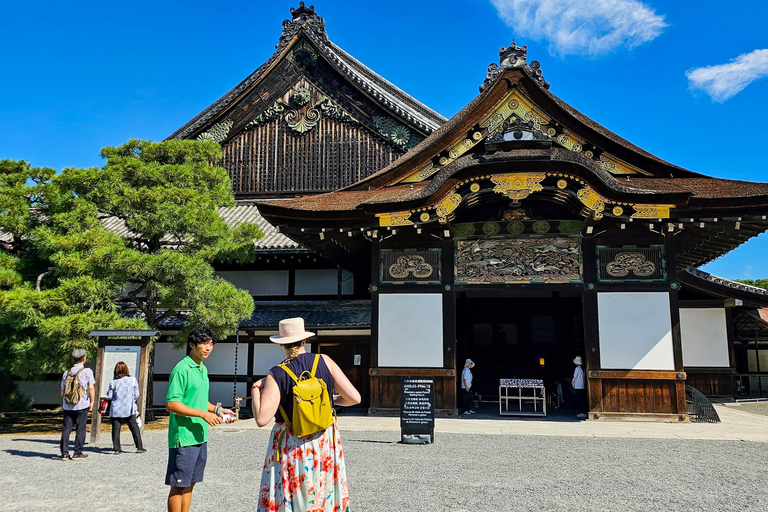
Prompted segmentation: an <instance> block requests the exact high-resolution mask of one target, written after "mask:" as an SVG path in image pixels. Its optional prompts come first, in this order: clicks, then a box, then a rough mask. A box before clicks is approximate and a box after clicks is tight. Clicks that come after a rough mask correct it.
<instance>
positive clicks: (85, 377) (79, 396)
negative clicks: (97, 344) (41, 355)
mask: <svg viewBox="0 0 768 512" xmlns="http://www.w3.org/2000/svg"><path fill="white" fill-rule="evenodd" d="M87 358H88V353H87V352H86V351H85V349H82V348H78V349H76V350H75V351H74V352H72V359H73V360H74V363H75V364H74V366H72V368H70V369H69V370H67V371H66V372H64V375H63V376H62V378H61V398H62V408H63V409H64V424H63V426H62V428H61V460H69V459H70V456H69V434H70V433H71V432H72V427H73V426H74V427H75V452H74V453H73V454H72V457H71V460H83V459H85V458H86V457H88V455H86V454H85V453H83V446H84V445H85V424H86V423H87V422H88V413H89V412H90V411H92V410H93V401H94V395H95V393H96V379H95V378H94V376H93V370H91V369H90V368H86V367H85V362H86V359H87Z"/></svg>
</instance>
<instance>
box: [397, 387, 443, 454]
mask: <svg viewBox="0 0 768 512" xmlns="http://www.w3.org/2000/svg"><path fill="white" fill-rule="evenodd" d="M418 435H428V436H430V442H432V443H434V442H435V379H434V378H432V377H403V378H402V380H401V381H400V438H401V440H402V441H403V442H407V441H406V440H405V436H418Z"/></svg>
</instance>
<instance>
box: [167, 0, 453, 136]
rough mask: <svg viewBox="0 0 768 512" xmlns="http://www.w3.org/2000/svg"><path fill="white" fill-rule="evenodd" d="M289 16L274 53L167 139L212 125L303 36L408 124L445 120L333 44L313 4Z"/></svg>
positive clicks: (421, 126)
mask: <svg viewBox="0 0 768 512" xmlns="http://www.w3.org/2000/svg"><path fill="white" fill-rule="evenodd" d="M291 15H292V19H290V20H285V21H283V31H282V34H281V36H280V40H279V42H278V44H277V46H276V47H275V53H274V54H272V56H271V57H270V58H269V59H268V60H267V61H266V62H265V63H264V64H262V65H261V66H259V68H258V69H256V71H254V72H253V73H251V75H249V76H248V77H247V78H246V79H245V80H243V81H242V82H240V83H239V84H237V85H236V86H235V87H234V88H232V89H231V90H230V91H229V92H227V93H226V94H224V96H222V97H221V98H219V99H218V100H217V101H216V102H214V103H213V104H212V105H211V106H209V107H208V108H206V109H205V110H203V111H202V112H201V113H200V114H198V115H197V116H195V117H194V118H193V119H192V120H191V121H189V122H188V123H186V124H185V125H184V126H182V127H181V128H179V129H178V130H176V131H175V132H174V133H173V134H171V135H170V136H169V137H168V138H169V139H183V138H190V137H194V136H196V135H197V134H199V133H201V132H203V131H205V129H207V128H209V127H211V126H212V125H213V124H214V123H216V122H217V120H218V119H220V118H222V116H223V115H224V114H225V113H226V112H227V110H228V109H229V108H230V107H233V106H234V105H235V104H236V103H237V102H238V100H239V99H241V98H243V97H244V96H245V95H246V94H247V93H248V92H249V91H250V90H251V89H253V88H254V87H255V86H256V85H257V84H258V83H259V81H260V80H262V79H263V78H264V77H266V76H267V75H268V74H269V71H270V70H271V69H272V68H274V66H275V65H276V63H277V62H278V61H280V60H282V59H284V58H286V56H287V55H288V53H289V51H290V50H291V49H292V48H294V46H296V45H297V44H298V43H299V41H300V40H301V38H302V37H303V38H306V39H307V40H308V41H310V42H311V43H312V45H313V47H314V48H315V49H316V50H317V51H318V52H319V53H320V54H321V55H322V56H323V57H324V58H325V60H326V61H328V62H329V63H330V64H331V65H332V66H334V67H335V68H336V69H337V70H338V72H339V73H341V74H342V75H343V76H346V77H347V78H348V80H349V82H350V83H351V84H353V85H354V86H355V87H357V88H359V89H360V90H361V91H363V92H364V93H365V94H367V95H368V96H370V97H372V98H374V99H375V100H376V101H377V102H379V103H380V104H381V105H382V106H383V107H384V108H386V109H387V110H389V111H391V112H392V113H394V114H395V115H397V116H399V117H400V118H401V119H402V120H404V121H406V122H407V123H408V124H409V125H410V126H411V127H414V128H417V129H418V130H419V131H420V132H422V133H424V134H428V133H431V132H432V131H434V130H435V129H437V128H438V127H439V126H440V125H441V124H443V123H444V122H445V121H446V118H444V117H443V116H441V115H440V114H438V113H437V112H435V111H434V110H432V109H430V108H429V107H427V106H426V105H424V104H423V103H421V102H419V101H418V100H416V99H414V98H413V97H412V96H410V95H408V94H406V93H405V92H403V91H402V90H401V89H399V88H397V87H396V86H395V85H393V84H392V83H390V82H389V81H387V80H385V79H384V78H382V77H381V76H379V75H378V74H376V73H375V72H373V71H372V70H371V69H369V68H368V67H366V66H365V65H364V64H362V63H361V62H360V61H358V60H357V59H355V58H354V57H352V56H351V55H349V54H348V53H347V52H345V51H344V50H342V49H341V48H339V47H338V46H337V45H335V44H334V43H332V42H331V41H330V40H329V39H328V35H327V34H326V32H325V21H324V20H323V18H322V17H320V16H317V14H316V13H315V9H314V6H311V7H309V8H307V7H305V5H304V2H301V4H300V7H299V8H298V9H293V8H291ZM265 107H267V105H265Z"/></svg>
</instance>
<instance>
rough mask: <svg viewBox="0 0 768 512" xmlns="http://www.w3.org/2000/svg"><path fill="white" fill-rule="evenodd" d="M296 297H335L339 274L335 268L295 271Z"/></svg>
mask: <svg viewBox="0 0 768 512" xmlns="http://www.w3.org/2000/svg"><path fill="white" fill-rule="evenodd" d="M295 293H296V295H337V294H338V293H339V272H338V270H336V269H335V268H322V269H311V270H302V269H297V270H296V288H295Z"/></svg>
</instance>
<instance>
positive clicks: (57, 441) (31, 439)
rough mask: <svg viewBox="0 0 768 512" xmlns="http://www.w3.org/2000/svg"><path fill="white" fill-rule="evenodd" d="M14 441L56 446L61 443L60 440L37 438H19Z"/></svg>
mask: <svg viewBox="0 0 768 512" xmlns="http://www.w3.org/2000/svg"><path fill="white" fill-rule="evenodd" d="M14 441H24V442H27V443H44V444H55V445H56V446H58V445H59V443H60V441H59V440H58V439H35V438H29V439H25V438H21V437H17V438H15V439H14Z"/></svg>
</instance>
